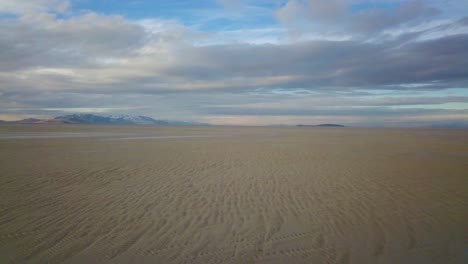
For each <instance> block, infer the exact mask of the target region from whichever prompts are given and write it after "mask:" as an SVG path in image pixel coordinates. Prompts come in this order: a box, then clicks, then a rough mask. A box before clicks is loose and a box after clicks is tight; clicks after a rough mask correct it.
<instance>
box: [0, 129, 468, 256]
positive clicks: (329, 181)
mask: <svg viewBox="0 0 468 264" xmlns="http://www.w3.org/2000/svg"><path fill="white" fill-rule="evenodd" d="M80 133H83V134H80ZM2 135H3V138H2ZM15 135H16V136H19V135H21V137H14V136H15ZM37 135H42V136H44V135H52V136H50V137H49V136H45V137H38V136H37ZM53 135H65V136H63V137H61V136H53ZM467 216H468V131H467V130H441V129H434V130H430V129H427V130H424V129H354V128H231V127H204V128H170V127H161V128H159V127H152V128H151V127H98V126H96V127H93V126H72V125H71V126H47V125H42V126H28V125H25V126H0V262H1V263H200V264H201V263H203V264H205V263H206V264H209V263H213V264H214V263H288V264H294V263H342V264H345V263H444V264H445V263H468V228H467V227H468V225H467V223H468V217H467Z"/></svg>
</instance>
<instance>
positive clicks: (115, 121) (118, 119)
mask: <svg viewBox="0 0 468 264" xmlns="http://www.w3.org/2000/svg"><path fill="white" fill-rule="evenodd" d="M0 123H1V122H0ZM4 123H10V124H94V125H153V126H207V125H208V124H204V123H197V122H187V121H175V120H158V119H153V118H151V117H148V116H141V115H139V116H132V115H94V114H72V115H64V116H58V117H55V118H53V119H36V118H27V119H23V120H18V121H8V122H4Z"/></svg>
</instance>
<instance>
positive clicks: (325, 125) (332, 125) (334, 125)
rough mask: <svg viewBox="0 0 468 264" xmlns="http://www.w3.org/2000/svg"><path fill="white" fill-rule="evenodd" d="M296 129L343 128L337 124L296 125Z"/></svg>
mask: <svg viewBox="0 0 468 264" xmlns="http://www.w3.org/2000/svg"><path fill="white" fill-rule="evenodd" d="M296 126H297V127H344V125H339V124H320V125H302V124H299V125H296Z"/></svg>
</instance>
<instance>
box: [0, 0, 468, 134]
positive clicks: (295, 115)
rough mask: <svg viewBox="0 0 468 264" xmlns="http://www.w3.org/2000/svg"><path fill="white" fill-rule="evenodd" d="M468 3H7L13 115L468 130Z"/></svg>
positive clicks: (0, 33) (6, 60) (2, 95)
mask: <svg viewBox="0 0 468 264" xmlns="http://www.w3.org/2000/svg"><path fill="white" fill-rule="evenodd" d="M467 10H468V1H467V0H426V1H423V0H405V1H403V0H348V1H345V0H197V1H195V0H178V1H175V0H159V1H158V0H152V1H149V0H127V1H122V0H73V1H66V0H21V1H18V0H0V119H1V120H15V119H21V118H29V117H35V118H49V117H54V116H59V115H64V114H71V113H95V114H103V115H110V114H129V115H146V116H150V117H153V118H157V119H173V120H187V121H198V122H205V123H210V124H217V125H283V124H285V125H295V124H320V123H339V124H344V125H349V126H364V127H426V126H452V125H462V126H467V127H468V13H467V12H466V11H467Z"/></svg>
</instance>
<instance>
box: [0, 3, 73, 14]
mask: <svg viewBox="0 0 468 264" xmlns="http://www.w3.org/2000/svg"><path fill="white" fill-rule="evenodd" d="M70 7H71V3H70V1H66V0H21V1H17V0H1V1H0V13H13V14H17V15H24V14H32V13H37V12H56V13H65V12H66V11H68V10H69V8H70Z"/></svg>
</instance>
